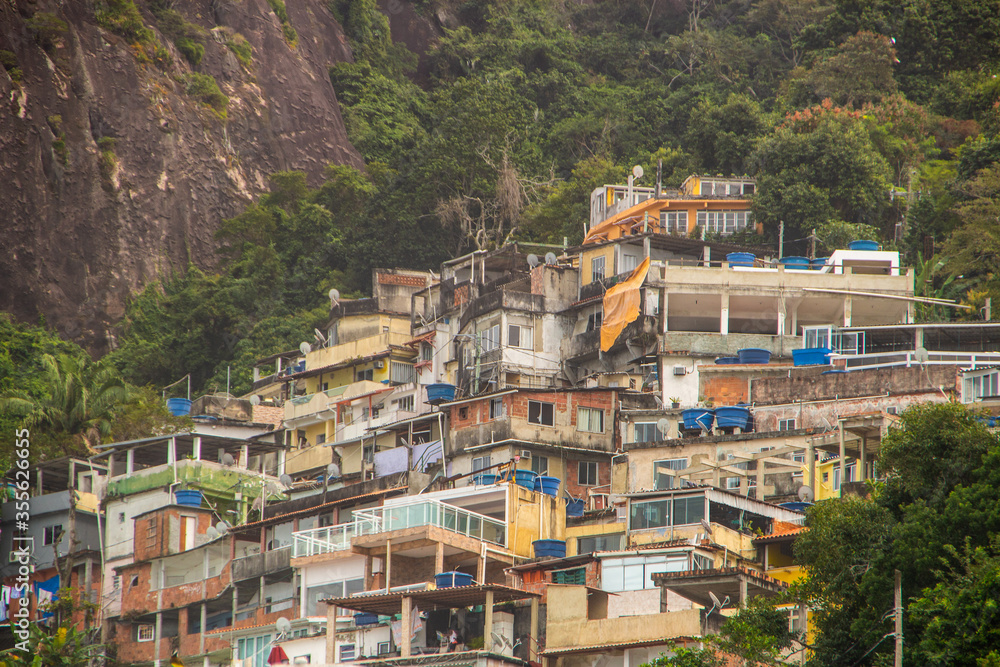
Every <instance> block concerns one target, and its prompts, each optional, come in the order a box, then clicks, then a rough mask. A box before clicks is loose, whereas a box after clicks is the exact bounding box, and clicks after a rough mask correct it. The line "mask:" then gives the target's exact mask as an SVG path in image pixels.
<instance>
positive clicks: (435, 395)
mask: <svg viewBox="0 0 1000 667" xmlns="http://www.w3.org/2000/svg"><path fill="white" fill-rule="evenodd" d="M453 400H455V385H453V384H445V383H438V384H429V385H427V402H428V403H430V404H431V405H436V404H438V403H447V402H448V401H453Z"/></svg>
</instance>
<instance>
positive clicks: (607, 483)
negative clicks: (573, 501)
mask: <svg viewBox="0 0 1000 667" xmlns="http://www.w3.org/2000/svg"><path fill="white" fill-rule="evenodd" d="M580 461H596V462H597V484H596V485H586V484H580V482H579V479H580V475H579V469H580ZM563 486H564V488H565V489H566V491H567V492H568V493H569V494H570V495H571V496H573V497H574V498H583V499H585V500H586V499H587V498H588V491H589V490H591V489H593V490H594V491H595V492H599V493H608V492H610V491H611V463H610V462H609V461H607V460H604V461H597V460H596V459H588V458H586V457H574V458H568V459H567V460H566V479H564V480H563Z"/></svg>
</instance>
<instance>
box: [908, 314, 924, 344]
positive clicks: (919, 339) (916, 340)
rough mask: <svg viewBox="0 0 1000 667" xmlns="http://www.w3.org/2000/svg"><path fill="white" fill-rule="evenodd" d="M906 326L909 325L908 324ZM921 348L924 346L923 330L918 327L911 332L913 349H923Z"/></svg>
mask: <svg viewBox="0 0 1000 667" xmlns="http://www.w3.org/2000/svg"><path fill="white" fill-rule="evenodd" d="M911 305H912V304H911ZM907 324H909V322H908V323H907ZM923 346H924V330H923V329H921V328H920V327H917V328H916V330H915V331H914V332H913V349H914V350H915V349H917V348H918V347H923Z"/></svg>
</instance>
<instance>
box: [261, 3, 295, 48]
mask: <svg viewBox="0 0 1000 667" xmlns="http://www.w3.org/2000/svg"><path fill="white" fill-rule="evenodd" d="M267 4H269V5H270V6H271V10H272V11H273V12H274V15H275V16H277V17H278V20H279V21H281V34H282V35H284V36H285V41H286V42H288V45H289V46H291V47H293V48H294V47H295V45H296V43H298V41H299V34H298V33H297V32H295V28H293V27H292V24H291V22H290V21H289V20H288V9H287V8H286V7H285V1H284V0H267Z"/></svg>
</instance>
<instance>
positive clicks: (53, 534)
mask: <svg viewBox="0 0 1000 667" xmlns="http://www.w3.org/2000/svg"><path fill="white" fill-rule="evenodd" d="M62 532H63V528H62V526H61V525H59V524H56V525H55V526H46V527H45V531H44V532H43V534H42V544H44V545H50V544H55V543H56V542H58V541H59V538H60V537H61V536H62Z"/></svg>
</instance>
